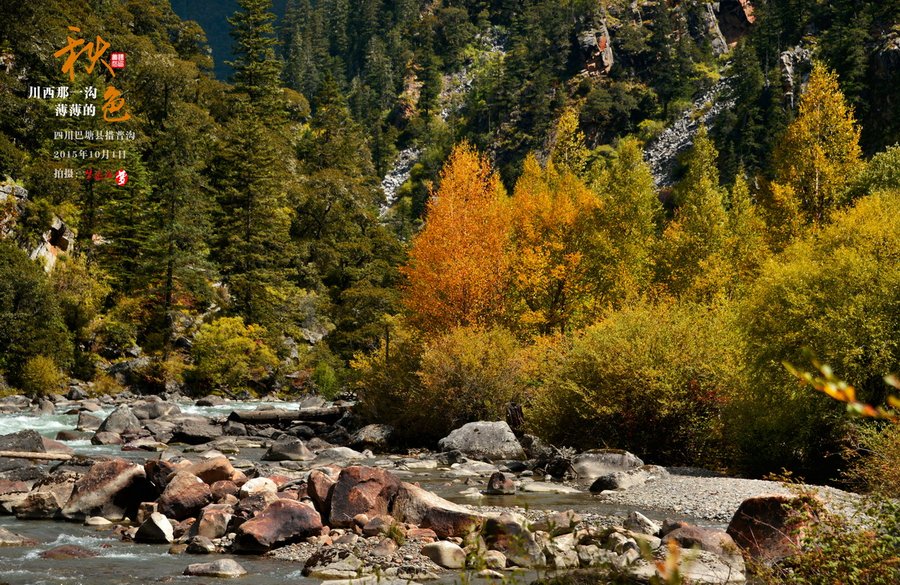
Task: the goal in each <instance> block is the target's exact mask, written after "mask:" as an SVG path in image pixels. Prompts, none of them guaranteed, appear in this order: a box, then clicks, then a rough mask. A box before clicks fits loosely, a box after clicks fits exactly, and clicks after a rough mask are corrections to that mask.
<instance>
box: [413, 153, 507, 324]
mask: <svg viewBox="0 0 900 585" xmlns="http://www.w3.org/2000/svg"><path fill="white" fill-rule="evenodd" d="M509 220H510V216H509V205H508V202H507V198H506V193H505V191H504V189H503V185H502V184H501V182H500V178H499V177H498V176H497V174H496V173H495V172H494V171H493V170H492V169H491V165H490V163H489V162H488V160H487V158H485V157H484V156H482V155H480V154H479V153H478V152H476V150H475V149H474V148H473V147H472V146H471V145H470V144H468V143H466V142H464V143H462V144H460V145H458V146H457V147H456V148H454V149H453V152H452V153H451V154H450V158H449V159H448V160H447V163H446V164H445V165H444V168H443V170H442V171H441V176H440V183H439V186H438V188H437V190H436V191H433V192H432V193H431V199H430V200H429V202H428V205H427V207H426V210H425V226H424V227H423V229H422V231H421V232H420V233H419V234H418V235H416V237H415V238H413V241H412V247H411V249H410V252H409V261H408V263H407V264H406V266H404V267H403V268H402V269H401V271H402V273H403V275H404V276H405V277H406V283H405V284H404V286H403V300H404V304H405V306H406V309H407V310H408V312H409V317H410V321H411V322H412V323H413V324H414V325H415V326H416V327H418V328H419V329H420V330H422V331H424V332H428V333H434V332H441V331H446V330H448V329H450V328H452V327H457V326H470V325H476V326H479V325H480V326H489V325H494V324H499V323H502V322H503V321H504V319H505V316H506V301H507V283H508V254H507V242H508V239H509Z"/></svg>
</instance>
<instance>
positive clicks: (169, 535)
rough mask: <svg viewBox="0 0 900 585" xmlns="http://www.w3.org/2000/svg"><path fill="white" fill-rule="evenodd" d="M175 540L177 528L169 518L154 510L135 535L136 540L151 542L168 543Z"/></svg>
mask: <svg viewBox="0 0 900 585" xmlns="http://www.w3.org/2000/svg"><path fill="white" fill-rule="evenodd" d="M173 540H175V529H174V527H173V526H172V523H171V522H170V521H169V519H168V518H166V517H165V516H163V515H162V514H160V513H159V512H153V513H152V514H150V517H149V518H147V519H146V520H144V522H143V523H142V524H141V525H140V527H139V528H138V530H137V532H136V533H135V535H134V541H135V542H147V543H150V544H168V543H170V542H172V541H173Z"/></svg>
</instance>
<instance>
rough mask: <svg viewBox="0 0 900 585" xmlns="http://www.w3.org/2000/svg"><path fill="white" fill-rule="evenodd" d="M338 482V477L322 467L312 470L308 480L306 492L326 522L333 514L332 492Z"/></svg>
mask: <svg viewBox="0 0 900 585" xmlns="http://www.w3.org/2000/svg"><path fill="white" fill-rule="evenodd" d="M336 483H337V478H336V477H332V476H331V475H328V474H327V473H325V471H323V470H320V469H313V470H312V471H310V472H309V478H308V479H307V480H306V494H307V495H308V496H309V499H310V500H312V503H313V505H314V506H315V507H316V510H318V511H319V514H320V515H321V516H322V520H323V521H324V522H326V523H327V522H328V521H329V514H331V494H332V491H333V490H334V484H336Z"/></svg>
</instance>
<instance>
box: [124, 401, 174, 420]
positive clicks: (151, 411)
mask: <svg viewBox="0 0 900 585" xmlns="http://www.w3.org/2000/svg"><path fill="white" fill-rule="evenodd" d="M131 412H132V413H134V416H136V417H137V418H138V420H152V419H155V418H160V417H163V416H169V415H174V414H181V408H180V407H179V406H178V405H177V404H175V403H173V402H144V403H139V404H136V405H134V406H133V407H132V408H131Z"/></svg>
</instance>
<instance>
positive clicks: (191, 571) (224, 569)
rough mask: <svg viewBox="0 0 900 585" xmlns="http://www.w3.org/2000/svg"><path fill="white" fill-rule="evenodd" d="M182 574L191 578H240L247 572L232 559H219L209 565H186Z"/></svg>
mask: <svg viewBox="0 0 900 585" xmlns="http://www.w3.org/2000/svg"><path fill="white" fill-rule="evenodd" d="M184 574H185V575H188V576H191V577H223V578H228V577H240V576H241V575H246V574H247V571H246V570H245V569H244V567H242V566H240V565H239V564H238V562H237V561H235V560H233V559H219V560H217V561H213V562H211V563H195V564H193V565H188V566H187V568H186V569H185V570H184Z"/></svg>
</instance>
